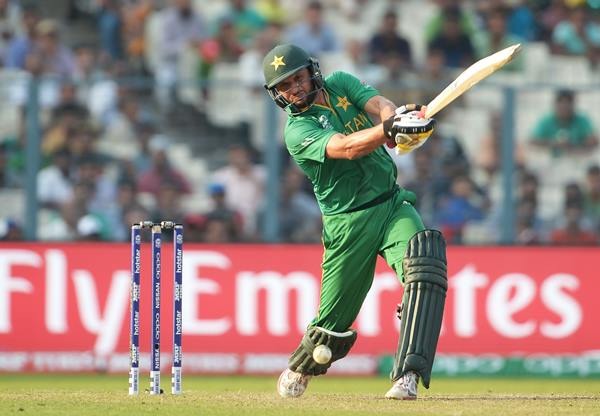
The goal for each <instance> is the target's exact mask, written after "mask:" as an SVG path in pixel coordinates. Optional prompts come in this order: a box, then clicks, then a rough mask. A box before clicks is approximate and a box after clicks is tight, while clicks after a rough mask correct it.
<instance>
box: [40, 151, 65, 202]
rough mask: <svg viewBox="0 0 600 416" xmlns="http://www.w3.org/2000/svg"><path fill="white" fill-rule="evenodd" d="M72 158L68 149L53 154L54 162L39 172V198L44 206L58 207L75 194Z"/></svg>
mask: <svg viewBox="0 0 600 416" xmlns="http://www.w3.org/2000/svg"><path fill="white" fill-rule="evenodd" d="M70 163H71V159H70V157H69V153H68V152H67V151H66V150H60V151H57V152H56V153H54V154H53V156H52V162H51V163H50V164H49V165H48V166H46V167H45V168H43V169H42V170H40V171H39V172H38V174H37V199H38V201H39V203H40V204H41V206H42V207H45V208H50V209H58V208H59V207H60V206H61V205H62V204H64V203H66V202H67V201H69V200H70V199H71V198H72V196H73V184H72V182H71V172H70Z"/></svg>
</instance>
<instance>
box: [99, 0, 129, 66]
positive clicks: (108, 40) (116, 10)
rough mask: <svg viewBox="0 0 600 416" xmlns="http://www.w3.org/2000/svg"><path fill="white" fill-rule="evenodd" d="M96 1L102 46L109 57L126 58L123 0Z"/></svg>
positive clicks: (113, 58)
mask: <svg viewBox="0 0 600 416" xmlns="http://www.w3.org/2000/svg"><path fill="white" fill-rule="evenodd" d="M96 2H97V6H98V13H97V16H96V21H97V24H98V34H99V37H100V48H101V50H102V52H103V54H105V55H106V57H107V58H108V59H111V60H115V61H118V60H121V59H123V58H125V51H124V46H123V18H122V16H121V7H122V6H121V5H120V3H121V2H120V1H117V0H96Z"/></svg>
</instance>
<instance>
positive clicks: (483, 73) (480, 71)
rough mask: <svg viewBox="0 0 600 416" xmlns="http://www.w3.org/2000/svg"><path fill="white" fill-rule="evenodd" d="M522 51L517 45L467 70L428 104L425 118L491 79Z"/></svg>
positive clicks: (487, 57)
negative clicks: (474, 86) (483, 80)
mask: <svg viewBox="0 0 600 416" xmlns="http://www.w3.org/2000/svg"><path fill="white" fill-rule="evenodd" d="M520 50H521V44H520V43H517V44H515V45H512V46H509V47H508V48H505V49H502V50H501V51H498V52H496V53H493V54H492V55H490V56H486V57H485V58H482V59H480V60H479V61H477V62H475V63H474V64H473V65H471V66H470V67H468V68H467V69H465V70H464V71H463V72H462V73H461V74H460V75H459V76H458V77H457V78H456V79H455V80H454V81H452V82H451V83H450V85H448V86H447V87H446V88H444V90H443V91H442V92H440V93H439V94H438V95H437V97H435V98H434V99H433V100H431V102H430V103H429V104H427V110H426V111H425V117H426V118H429V117H433V116H434V115H435V114H437V113H438V112H439V111H440V110H442V109H443V108H444V107H446V106H447V105H448V104H450V103H451V102H452V101H454V100H455V99H456V98H458V97H460V96H461V95H462V94H464V93H465V92H466V91H468V90H469V88H471V87H472V86H473V85H475V84H477V83H478V82H479V81H481V80H482V79H484V78H486V77H489V76H490V75H492V74H493V73H494V72H496V71H497V70H498V69H500V68H502V67H503V66H504V65H506V64H507V63H508V62H510V61H511V60H512V59H513V57H514V56H515V55H516V54H517V53H518V52H519V51H520Z"/></svg>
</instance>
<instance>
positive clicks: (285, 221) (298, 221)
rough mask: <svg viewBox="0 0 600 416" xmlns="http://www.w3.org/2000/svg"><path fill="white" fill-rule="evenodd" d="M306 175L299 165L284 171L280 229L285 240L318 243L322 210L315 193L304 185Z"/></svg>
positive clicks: (291, 166) (280, 203)
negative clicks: (311, 193)
mask: <svg viewBox="0 0 600 416" xmlns="http://www.w3.org/2000/svg"><path fill="white" fill-rule="evenodd" d="M304 180H305V176H304V174H303V173H302V171H300V169H299V168H298V166H297V165H295V164H293V165H290V166H289V167H288V168H287V170H286V171H285V172H284V175H283V181H282V184H281V197H280V201H279V230H280V232H281V238H282V240H283V241H286V242H290V243H318V242H320V241H321V228H322V223H321V210H320V209H319V205H318V204H317V201H316V200H315V198H314V196H313V195H309V194H308V193H306V192H305V191H304V190H303V189H302V186H303V184H304Z"/></svg>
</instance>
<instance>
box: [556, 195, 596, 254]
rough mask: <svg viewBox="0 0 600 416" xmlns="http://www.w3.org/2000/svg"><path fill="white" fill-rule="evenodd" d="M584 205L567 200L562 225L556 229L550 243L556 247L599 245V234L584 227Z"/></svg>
mask: <svg viewBox="0 0 600 416" xmlns="http://www.w3.org/2000/svg"><path fill="white" fill-rule="evenodd" d="M583 212H584V211H583V205H582V203H581V202H580V201H577V200H566V202H565V208H564V213H563V219H562V223H563V224H561V225H559V226H558V227H556V228H554V229H553V230H552V233H551V235H550V243H551V244H555V245H577V246H579V245H597V244H598V242H599V241H600V240H599V238H598V233H597V232H595V231H593V230H591V229H589V228H586V227H585V225H584V222H585V221H584V215H583Z"/></svg>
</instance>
